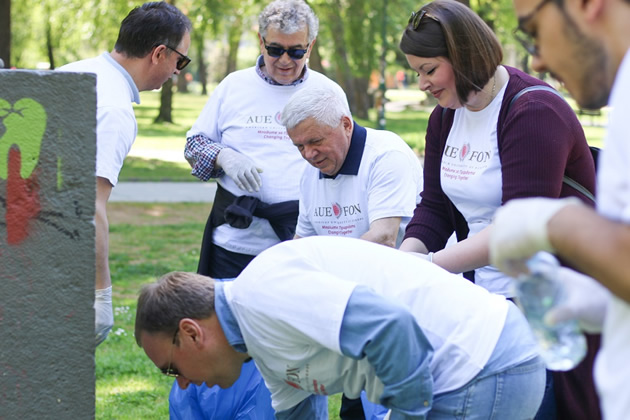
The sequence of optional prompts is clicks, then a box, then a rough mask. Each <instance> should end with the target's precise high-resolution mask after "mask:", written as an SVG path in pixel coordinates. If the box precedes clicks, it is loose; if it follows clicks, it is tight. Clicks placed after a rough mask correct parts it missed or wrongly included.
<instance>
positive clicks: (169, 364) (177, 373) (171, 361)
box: [160, 327, 179, 378]
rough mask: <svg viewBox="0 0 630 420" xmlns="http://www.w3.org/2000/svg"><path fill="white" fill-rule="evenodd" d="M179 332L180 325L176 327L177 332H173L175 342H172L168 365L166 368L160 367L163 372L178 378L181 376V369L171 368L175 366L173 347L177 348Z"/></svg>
mask: <svg viewBox="0 0 630 420" xmlns="http://www.w3.org/2000/svg"><path fill="white" fill-rule="evenodd" d="M178 332H179V327H177V328H176V329H175V334H173V342H172V343H171V354H170V356H169V359H168V367H167V368H166V369H163V368H162V369H160V371H162V373H163V374H164V375H166V376H169V377H171V378H177V377H178V376H179V371H178V370H177V369H171V366H173V349H174V348H175V341H176V338H177V333H178Z"/></svg>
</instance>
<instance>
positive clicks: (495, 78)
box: [490, 75, 497, 101]
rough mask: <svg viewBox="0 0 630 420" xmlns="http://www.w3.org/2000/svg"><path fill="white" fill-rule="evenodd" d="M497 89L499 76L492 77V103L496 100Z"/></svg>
mask: <svg viewBox="0 0 630 420" xmlns="http://www.w3.org/2000/svg"><path fill="white" fill-rule="evenodd" d="M496 88H497V76H496V75H494V76H492V94H491V95H490V101H492V99H494V91H495V90H496Z"/></svg>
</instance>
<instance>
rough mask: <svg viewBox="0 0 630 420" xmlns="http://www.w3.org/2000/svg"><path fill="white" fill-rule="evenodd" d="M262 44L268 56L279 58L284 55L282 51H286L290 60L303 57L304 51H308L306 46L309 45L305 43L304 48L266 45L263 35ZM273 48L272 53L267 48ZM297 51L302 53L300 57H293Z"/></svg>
mask: <svg viewBox="0 0 630 420" xmlns="http://www.w3.org/2000/svg"><path fill="white" fill-rule="evenodd" d="M262 40H263V45H264V46H265V49H266V50H267V54H269V56H270V57H273V58H280V57H282V56H283V55H284V53H287V55H288V56H289V58H290V59H291V60H301V59H303V58H304V56H305V55H306V53H307V52H308V47H309V46H310V43H309V44H306V48H288V49H287V48H283V47H274V46H273V45H267V40H266V39H265V38H264V37H263V38H262ZM270 48H271V49H274V50H276V51H275V52H274V53H272V52H271V51H269V49H270ZM295 53H298V54H302V56H301V57H295V56H294V54H295Z"/></svg>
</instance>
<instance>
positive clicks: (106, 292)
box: [94, 286, 114, 346]
mask: <svg viewBox="0 0 630 420" xmlns="http://www.w3.org/2000/svg"><path fill="white" fill-rule="evenodd" d="M94 313H95V317H94V324H95V325H94V327H95V331H96V345H97V346H98V345H99V344H101V343H102V342H103V341H105V339H106V338H107V334H109V331H110V330H111V329H112V327H113V326H114V311H113V308H112V286H109V287H108V288H106V289H96V290H95V291H94Z"/></svg>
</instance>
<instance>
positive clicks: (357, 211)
mask: <svg viewBox="0 0 630 420" xmlns="http://www.w3.org/2000/svg"><path fill="white" fill-rule="evenodd" d="M341 95H343V92H341V93H340V92H338V91H336V90H332V89H329V88H325V87H316V88H308V89H304V90H302V91H300V92H298V93H296V94H294V95H293V96H292V97H291V99H290V100H289V102H288V103H287V105H286V106H285V107H284V110H283V111H282V124H283V125H284V126H285V127H286V128H287V133H288V134H289V137H291V140H292V141H293V144H294V145H295V146H296V147H297V148H298V150H299V151H300V153H301V154H302V157H303V158H304V159H305V160H306V161H308V163H310V165H311V166H310V167H308V168H306V170H305V171H304V174H303V175H302V179H301V182H300V211H299V216H298V223H297V228H296V235H295V237H296V238H300V237H306V236H314V235H326V236H330V235H331V236H347V237H352V238H361V239H365V240H368V241H370V242H375V243H379V244H383V245H387V246H390V247H397V246H398V245H399V244H400V242H401V241H402V237H403V235H404V231H405V226H406V225H407V222H408V221H409V220H410V218H411V216H413V211H414V209H415V208H416V204H417V203H418V201H419V200H420V192H421V191H422V185H423V183H422V166H421V165H420V161H419V160H418V158H417V157H416V155H415V154H414V152H413V151H412V150H411V148H410V147H409V146H408V145H407V144H406V143H405V142H404V140H403V139H401V138H400V137H399V136H398V135H396V134H394V133H392V132H390V131H384V130H373V129H371V128H363V127H361V126H360V125H358V124H357V123H356V122H355V121H353V120H352V115H351V114H350V109H349V108H348V104H347V100H346V98H345V95H344V96H341Z"/></svg>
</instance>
